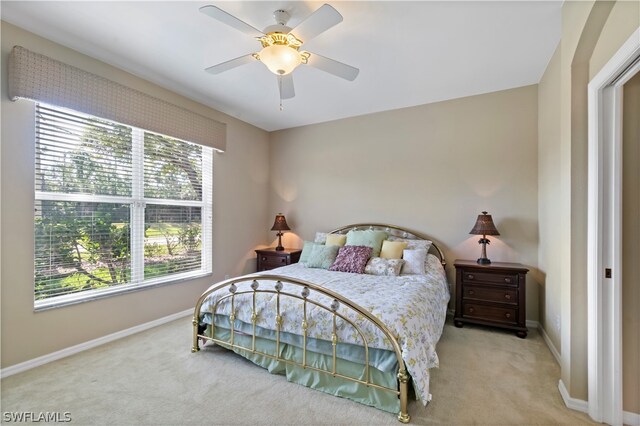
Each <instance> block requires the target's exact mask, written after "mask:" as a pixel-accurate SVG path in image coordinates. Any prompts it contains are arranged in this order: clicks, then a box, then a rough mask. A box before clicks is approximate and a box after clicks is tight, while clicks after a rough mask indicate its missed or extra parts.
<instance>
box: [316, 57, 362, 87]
mask: <svg viewBox="0 0 640 426" xmlns="http://www.w3.org/2000/svg"><path fill="white" fill-rule="evenodd" d="M307 65H311V66H312V67H314V68H318V69H319V70H322V71H324V72H328V73H329V74H333V75H335V76H337V77H340V78H344V79H345V80H349V81H353V80H355V79H356V77H357V76H358V73H359V72H360V70H359V69H358V68H355V67H352V66H351V65H347V64H343V63H342V62H338V61H336V60H334V59H329V58H326V57H324V56H322V55H318V54H317V53H311V54H310V56H309V59H308V60H307Z"/></svg>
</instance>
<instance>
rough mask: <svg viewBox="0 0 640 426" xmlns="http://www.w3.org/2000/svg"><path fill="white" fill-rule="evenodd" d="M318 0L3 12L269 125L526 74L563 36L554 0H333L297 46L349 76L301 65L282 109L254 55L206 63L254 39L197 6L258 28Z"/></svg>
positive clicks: (383, 106)
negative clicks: (323, 24)
mask: <svg viewBox="0 0 640 426" xmlns="http://www.w3.org/2000/svg"><path fill="white" fill-rule="evenodd" d="M323 3H324V2H319V1H305V2H297V1H258V2H241V1H213V2H207V1H198V2H191V1H178V2H157V1H140V2H136V1H134V2H87V1H81V2H78V1H44V2H35V1H23V2H18V1H13V2H12V1H4V0H3V1H2V3H1V13H2V19H3V20H5V21H7V22H10V23H13V24H15V25H17V26H19V27H22V28H24V29H26V30H29V31H31V32H33V33H36V34H38V35H41V36H43V37H45V38H48V39H50V40H53V41H55V42H57V43H60V44H62V45H65V46H68V47H70V48H73V49H75V50H78V51H80V52H82V53H85V54H87V55H89V56H92V57H94V58H97V59H100V60H102V61H104V62H107V63H109V64H112V65H114V66H116V67H119V68H121V69H124V70H126V71H129V72H131V73H133V74H135V75H138V76H140V77H142V78H145V79H147V80H150V81H152V82H155V83H157V84H159V85H161V86H164V87H166V88H169V89H171V90H173V91H175V92H177V93H180V94H182V95H185V96H187V97H189V98H192V99H195V100H197V101H199V102H201V103H203V104H206V105H209V106H211V107H213V108H215V109H217V110H219V111H222V112H225V113H227V114H229V115H231V116H234V117H237V118H239V119H240V120H243V121H246V122H248V123H251V124H254V125H255V126H258V127H260V128H262V129H265V130H268V131H272V130H278V129H284V128H290V127H296V126H301V125H305V124H312V123H320V122H324V121H329V120H335V119H339V118H344V117H351V116H356V115H362V114H367V113H372V112H377V111H385V110H390V109H397V108H403V107H408V106H413V105H420V104H426V103H430V102H436V101H441V100H446V99H453V98H459V97H463V96H470V95H475V94H481V93H487V92H493V91H497V90H503V89H508V88H513V87H519V86H525V85H529V84H535V83H538V82H539V81H540V78H541V76H542V74H543V72H544V70H545V68H546V66H547V63H548V62H549V59H550V58H551V55H552V54H553V51H554V49H555V47H556V45H557V43H558V41H559V40H560V31H561V6H562V1H532V2H527V1H498V2H482V1H453V2H451V1H449V2H447V1H410V2H397V1H391V2H380V1H356V2H344V1H331V2H330V4H331V5H332V6H334V7H335V8H336V9H337V10H338V11H339V12H340V13H341V14H342V15H343V17H344V21H343V22H342V23H340V24H338V25H336V26H335V27H333V28H331V29H329V30H328V31H326V32H325V33H323V34H321V35H320V36H318V37H317V38H315V39H313V40H311V41H310V42H309V43H305V45H304V49H305V50H308V51H310V52H312V53H313V52H315V53H318V54H320V55H323V56H327V57H330V58H332V59H336V60H338V61H341V62H345V63H347V64H349V65H352V66H355V67H358V68H359V69H360V74H359V76H358V77H357V78H356V80H355V81H353V82H349V81H346V80H342V79H340V78H338V77H335V76H333V75H330V74H326V73H324V72H322V71H320V70H318V69H315V68H311V67H308V66H300V67H298V69H296V70H295V71H294V72H293V78H294V82H295V89H296V97H295V98H293V99H290V100H285V101H284V111H280V110H279V96H278V88H277V84H276V77H275V76H274V75H273V74H271V73H270V72H269V71H268V70H267V69H266V67H265V66H264V65H263V64H261V63H259V62H257V61H256V62H254V63H251V64H248V65H244V66H242V67H240V68H236V69H234V70H230V71H227V72H225V73H222V74H219V75H211V74H208V73H206V72H204V68H206V67H208V66H211V65H214V64H217V63H219V62H223V61H226V60H229V59H232V58H235V57H238V56H241V55H243V54H246V53H251V52H257V51H259V49H260V45H259V43H258V42H257V41H256V40H253V39H251V38H250V37H249V36H247V35H245V34H243V33H241V32H239V31H237V30H234V29H233V28H231V27H228V26H226V25H224V24H222V23H220V22H218V21H216V20H214V19H212V18H210V17H208V16H206V15H204V14H202V13H200V12H199V11H198V8H199V7H201V6H203V5H206V4H214V5H216V6H218V7H220V8H221V9H223V10H225V11H227V12H229V13H231V14H232V15H234V16H236V17H238V18H240V19H241V20H243V21H245V22H247V23H249V24H251V25H253V26H254V27H256V28H259V29H264V27H266V26H268V25H272V24H274V20H273V17H272V14H273V11H274V10H276V9H285V10H287V11H288V12H289V13H290V14H291V20H290V21H289V24H288V25H289V26H290V27H295V26H296V24H297V23H299V22H300V21H301V20H302V19H304V18H305V17H306V16H307V15H309V14H310V13H312V12H313V11H314V10H316V9H317V8H318V7H320V6H321V5H322V4H323ZM40 53H45V54H46V52H40Z"/></svg>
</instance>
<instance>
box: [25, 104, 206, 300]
mask: <svg viewBox="0 0 640 426" xmlns="http://www.w3.org/2000/svg"><path fill="white" fill-rule="evenodd" d="M212 157H213V149H212V148H210V147H205V146H202V145H197V144H193V143H189V142H184V141H180V140H177V139H173V138H169V137H166V136H162V135H158V134H155V133H151V132H147V131H144V130H142V129H138V128H133V127H129V126H124V125H121V124H118V123H114V122H111V121H107V120H103V119H99V118H95V117H91V116H88V115H86V114H82V113H79V112H76V111H72V110H68V109H62V108H58V107H52V106H47V105H44V104H37V105H36V155H35V200H36V201H35V220H34V227H35V300H36V302H35V303H36V308H38V307H48V306H52V305H57V304H64V303H68V302H74V301H77V300H80V299H84V298H90V297H96V296H99V295H101V294H102V293H105V294H107V293H111V292H114V291H124V290H130V289H132V288H135V287H138V286H140V285H151V284H156V283H161V282H166V281H171V280H177V279H181V278H189V277H193V276H196V275H201V274H205V273H210V272H211V246H212V244H211V238H212V232H211V228H212V226H211V225H212V218H211V215H212V191H213V188H212V182H213V165H212Z"/></svg>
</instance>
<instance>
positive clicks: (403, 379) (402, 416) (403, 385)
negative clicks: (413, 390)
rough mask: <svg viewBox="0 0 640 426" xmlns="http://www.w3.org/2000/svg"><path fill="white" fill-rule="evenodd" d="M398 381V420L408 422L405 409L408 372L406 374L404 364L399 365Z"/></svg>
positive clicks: (407, 396)
mask: <svg viewBox="0 0 640 426" xmlns="http://www.w3.org/2000/svg"><path fill="white" fill-rule="evenodd" d="M398 381H399V382H400V413H399V414H398V420H400V421H401V422H402V423H409V420H411V416H410V415H409V411H407V402H408V399H409V386H408V384H409V374H407V372H406V370H405V367H404V365H402V366H401V367H400V371H399V372H398Z"/></svg>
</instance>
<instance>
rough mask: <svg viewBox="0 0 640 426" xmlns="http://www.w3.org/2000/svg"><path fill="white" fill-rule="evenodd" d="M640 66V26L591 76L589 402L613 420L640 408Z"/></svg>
mask: <svg viewBox="0 0 640 426" xmlns="http://www.w3.org/2000/svg"><path fill="white" fill-rule="evenodd" d="M639 71H640V29H638V30H637V31H635V32H634V33H633V34H632V36H631V37H630V38H629V39H628V40H627V42H626V43H625V44H624V45H623V46H622V47H621V48H620V50H619V51H618V52H617V53H616V54H615V55H614V56H613V58H611V60H610V61H609V62H608V63H607V64H606V65H605V66H604V67H603V69H602V70H601V71H600V72H599V73H598V75H596V77H595V78H594V79H593V80H592V81H591V82H590V83H589V183H588V185H589V186H588V188H589V189H588V191H589V201H588V206H589V211H588V232H589V235H588V268H589V271H588V300H589V306H588V340H589V342H588V376H589V378H588V385H589V402H588V404H589V415H590V416H591V417H592V418H593V419H594V420H596V421H598V422H604V423H608V424H611V425H622V424H623V422H624V423H632V424H635V423H636V422H637V418H638V414H634V413H638V412H640V407H638V406H636V405H637V404H636V401H637V399H638V398H637V395H638V394H637V392H638V389H637V388H638V386H639V385H638V376H639V375H640V370H639V367H638V365H637V359H638V357H639V356H640V353H639V347H640V343H639V342H638V330H639V329H640V324H639V316H638V312H639V311H640V309H638V308H639V306H638V301H639V300H640V288H639V287H638V285H637V277H638V276H639V275H638V274H640V251H639V248H640V244H639V242H640V225H639V224H638V222H639V221H638V213H637V212H638V211H639V210H640V182H639V179H638V177H639V176H640V174H639V173H638V164H640V123H639V122H640V119H639V117H640V73H639ZM633 278H635V283H633V282H632V280H633ZM623 343H624V344H623ZM623 371H624V374H623ZM625 394H626V395H627V398H625Z"/></svg>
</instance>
